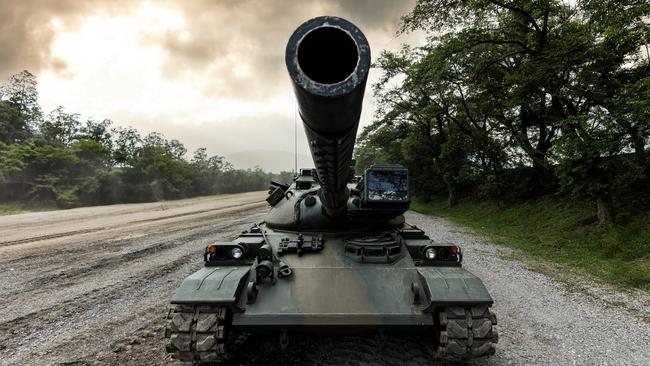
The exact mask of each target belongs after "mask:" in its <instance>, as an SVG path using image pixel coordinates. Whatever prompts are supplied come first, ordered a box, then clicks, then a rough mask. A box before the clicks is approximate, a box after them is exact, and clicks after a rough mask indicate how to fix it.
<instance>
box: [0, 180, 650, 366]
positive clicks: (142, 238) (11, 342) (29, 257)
mask: <svg viewBox="0 0 650 366" xmlns="http://www.w3.org/2000/svg"><path fill="white" fill-rule="evenodd" d="M264 197H265V193H264V192H254V193H245V194H239V195H224V196H215V197H204V198H196V199H189V200H181V201H173V202H163V203H145V204H133V205H113V206H103V207H88V208H79V209H73V210H65V211H52V212H39V213H29V214H21V215H13V216H5V217H0V309H2V311H1V312H0V365H49V364H68V365H90V364H98V365H175V364H177V363H175V362H174V361H173V360H171V359H170V358H169V357H168V356H167V355H166V353H165V351H164V340H163V333H164V324H165V320H164V317H165V315H166V312H167V309H168V305H167V304H168V301H169V299H170V297H171V295H172V292H173V290H174V289H175V288H176V287H177V286H178V285H179V283H180V282H181V281H182V279H183V278H184V277H186V276H187V275H189V274H190V273H192V272H193V271H195V270H197V269H198V268H200V267H201V265H202V262H201V253H202V251H203V248H204V247H205V245H206V244H207V243H210V242H212V241H215V240H222V239H226V238H229V237H234V236H235V235H236V234H237V233H239V232H240V231H242V230H244V229H246V228H248V227H249V226H250V225H251V224H252V223H256V222H260V221H261V220H262V219H263V213H264V212H265V211H266V207H267V206H266V204H265V202H264V201H263V199H264ZM407 220H408V221H409V222H410V223H413V224H416V225H418V226H419V227H421V228H422V229H424V230H425V231H427V232H428V233H429V235H430V236H431V237H432V238H433V239H434V240H438V241H446V242H455V243H458V244H461V245H463V249H464V251H465V262H464V266H465V268H467V269H468V270H470V271H471V272H473V273H474V274H476V275H477V276H479V277H480V278H482V279H483V281H484V282H485V284H486V286H487V287H488V289H489V290H490V292H491V294H492V296H493V297H494V298H495V305H494V310H495V311H496V312H497V315H498V317H499V325H498V330H499V336H500V337H499V344H498V348H497V354H496V355H495V356H493V357H490V358H489V359H485V360H480V361H475V362H470V363H469V364H470V365H650V321H649V320H648V319H650V295H648V294H647V293H645V292H640V291H630V292H620V291H617V290H615V289H612V288H609V287H607V286H603V285H598V284H595V283H593V282H591V281H588V280H584V279H581V278H584V277H583V276H576V275H574V274H572V273H570V272H566V271H564V270H562V269H558V268H556V267H554V266H552V265H548V264H539V263H533V262H531V261H529V260H525V259H524V260H522V259H515V258H521V257H522V256H521V255H520V253H517V252H513V251H511V250H509V249H506V248H502V247H497V246H493V245H490V244H489V243H487V241H486V240H484V239H482V238H480V237H478V236H476V235H473V234H472V233H470V232H468V231H467V229H465V228H463V227H459V226H456V225H454V224H452V223H449V222H448V221H446V220H442V219H439V218H434V217H429V216H425V215H420V214H417V213H408V214H407ZM530 267H534V268H536V270H537V271H533V270H530V269H529V268H530ZM540 268H542V270H541V272H542V273H545V274H541V273H540V272H539V270H540ZM271 338H272V337H271ZM242 351H243V356H242V358H241V359H239V360H237V363H240V364H256V365H259V364H262V363H264V364H265V365H274V364H283V365H309V364H315V365H333V364H351V365H375V364H377V365H379V364H407V365H436V364H448V362H433V361H431V360H430V359H429V354H428V352H429V351H430V349H429V348H428V344H426V340H425V342H423V340H422V339H416V338H408V337H398V336H390V335H389V336H387V337H374V338H373V337H337V338H330V337H328V338H324V337H321V338H318V337H305V338H301V339H298V340H292V343H290V346H289V349H288V351H287V352H284V353H282V352H280V351H279V350H278V349H277V343H276V341H274V340H273V339H262V338H252V339H250V340H249V342H248V343H247V344H246V345H245V346H244V350H242Z"/></svg>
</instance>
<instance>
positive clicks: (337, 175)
mask: <svg viewBox="0 0 650 366" xmlns="http://www.w3.org/2000/svg"><path fill="white" fill-rule="evenodd" d="M285 61H286V64H287V69H288V71H289V76H290V77H291V80H292V82H293V87H294V92H295V95H296V99H297V100H298V109H299V113H300V117H301V119H302V121H303V125H304V128H305V133H306V135H307V139H308V141H309V148H310V150H311V155H312V159H313V160H314V165H315V166H316V172H317V175H318V180H319V182H320V184H321V193H320V198H321V202H322V203H323V207H324V208H325V211H326V213H327V214H328V215H329V216H331V217H335V216H338V215H340V214H341V213H342V212H344V211H345V207H346V202H347V198H348V196H349V192H348V189H347V187H346V184H347V182H348V181H349V178H350V174H351V169H350V166H351V164H352V152H353V149H354V142H355V138H356V133H357V127H358V126H359V118H360V116H361V105H362V102H363V94H364V91H365V87H366V81H367V79H368V69H369V68H370V47H369V46H368V41H367V40H366V37H365V36H364V35H363V33H362V32H361V30H359V28H357V27H356V26H355V25H354V24H352V23H350V22H348V21H347V20H345V19H341V18H337V17H330V16H323V17H317V18H313V19H311V20H308V21H306V22H305V23H303V24H302V25H300V26H299V27H298V28H297V29H296V30H295V31H294V33H293V34H292V35H291V37H290V38H289V42H288V43H287V49H286V54H285Z"/></svg>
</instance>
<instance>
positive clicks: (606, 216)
mask: <svg viewBox="0 0 650 366" xmlns="http://www.w3.org/2000/svg"><path fill="white" fill-rule="evenodd" d="M596 209H597V213H598V223H599V224H600V225H612V224H614V206H613V205H612V197H611V196H610V195H609V194H599V195H598V196H596Z"/></svg>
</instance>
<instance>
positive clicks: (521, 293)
mask: <svg viewBox="0 0 650 366" xmlns="http://www.w3.org/2000/svg"><path fill="white" fill-rule="evenodd" d="M406 216H407V217H406V218H407V221H408V222H409V223H412V224H415V225H417V226H419V227H420V228H421V229H423V230H425V231H426V232H427V233H428V234H429V236H430V237H431V238H432V239H433V240H436V241H441V242H453V243H456V244H459V245H461V246H462V248H463V250H464V253H465V254H464V262H463V263H464V267H465V268H466V269H468V270H469V271H471V272H472V273H474V274H475V275H476V276H478V277H480V278H481V279H482V280H483V282H484V283H485V285H486V286H487V288H488V290H489V291H490V294H491V295H492V297H493V298H494V299H495V303H494V306H493V309H494V310H495V312H496V313H497V317H498V320H499V325H498V330H499V344H498V346H497V353H496V355H495V356H494V357H491V358H489V359H487V360H485V361H482V362H477V363H476V364H485V365H650V322H648V318H650V296H649V295H648V293H645V292H641V291H630V292H621V291H618V290H616V289H613V288H611V287H608V286H604V285H599V284H596V283H594V282H592V281H590V280H588V279H584V277H583V278H582V279H581V278H579V277H576V276H573V274H572V273H571V272H568V273H567V272H564V270H563V269H561V268H557V267H554V266H552V265H550V264H546V265H545V266H544V270H543V272H544V273H546V274H542V273H539V272H535V271H532V270H530V269H528V267H529V266H528V265H527V262H526V261H520V260H514V259H512V258H513V257H520V255H517V254H518V253H514V252H513V250H511V249H508V248H504V247H499V246H494V245H490V244H489V242H488V240H486V239H484V238H481V237H480V236H477V235H474V234H472V233H471V232H470V231H468V229H467V228H464V227H462V226H459V225H455V224H453V223H451V222H449V221H447V220H444V219H441V218H436V217H431V216H427V215H422V214H419V213H414V212H409V213H408V214H407V215H406ZM532 266H534V267H536V268H538V269H539V266H538V265H537V264H532ZM549 274H550V275H549ZM581 277H582V276H581Z"/></svg>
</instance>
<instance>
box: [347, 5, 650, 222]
mask: <svg viewBox="0 0 650 366" xmlns="http://www.w3.org/2000/svg"><path fill="white" fill-rule="evenodd" d="M621 14H625V16H622V15H621ZM648 16H650V4H649V3H647V2H645V1H626V2H617V1H604V2H603V1H600V0H598V1H597V0H583V1H579V2H578V3H577V4H572V3H566V2H563V1H560V0H505V1H501V0H499V1H497V0H454V1H450V0H419V1H418V2H417V3H416V5H415V7H414V9H413V10H412V11H411V12H409V13H408V14H406V15H405V16H404V17H403V18H402V29H401V31H402V32H407V31H412V30H424V31H426V32H428V34H429V37H428V41H427V44H426V45H425V46H423V47H420V48H412V47H404V48H403V49H402V50H401V51H399V52H393V53H391V52H384V53H382V54H381V56H380V58H379V60H378V61H377V63H376V67H378V68H379V69H380V70H381V71H382V77H381V78H380V80H379V81H378V82H377V83H376V84H375V85H374V93H375V96H376V97H377V99H378V101H379V104H380V107H379V108H378V109H377V113H376V119H375V122H374V123H373V124H371V125H370V126H368V127H367V128H366V129H365V130H364V131H363V132H362V135H361V141H360V144H359V146H358V149H357V162H358V168H363V164H368V163H371V162H372V161H373V159H372V156H373V155H376V156H378V157H381V159H385V160H388V161H390V162H394V163H402V164H404V165H406V166H408V167H409V168H411V173H412V175H411V176H412V178H413V186H414V187H413V188H414V190H415V192H417V193H419V194H420V195H421V196H433V195H436V194H439V193H441V191H442V192H445V193H446V194H447V197H448V203H449V205H451V206H453V205H454V204H455V203H456V202H458V200H459V196H461V195H462V194H472V193H473V194H478V195H479V196H480V197H483V198H489V199H492V200H494V201H495V202H496V203H497V204H498V205H499V206H503V204H504V202H505V201H506V200H507V199H508V198H512V197H508V196H512V194H513V193H516V194H520V195H523V196H525V197H534V196H536V195H540V194H544V193H550V192H554V191H556V190H557V189H558V188H559V189H562V190H564V191H566V192H571V193H572V194H575V195H577V196H585V197H589V198H591V199H592V200H593V201H594V202H596V203H597V205H596V206H597V213H598V216H599V219H600V222H601V223H602V224H610V223H612V222H613V221H614V219H615V212H614V210H613V205H612V204H611V203H612V202H613V201H614V199H615V198H616V196H617V195H619V196H620V195H622V194H625V193H626V192H629V191H630V189H631V187H632V186H634V185H635V184H637V183H638V182H643V181H647V179H648V178H649V176H650V174H648V172H650V168H649V164H650V163H649V162H648V156H647V151H646V149H647V146H648V144H649V143H650V126H649V125H650V118H648V117H649V115H648V111H649V108H648V106H649V104H648V100H650V99H649V98H648V91H649V89H648V86H649V85H650V84H649V81H648V80H649V79H648V74H649V73H650V55H647V57H645V58H644V57H642V55H641V53H640V52H639V50H641V49H642V47H643V46H644V45H646V46H647V43H648V40H649V39H650V26H649V25H648V22H647V19H648ZM629 153H633V154H634V156H635V157H636V159H617V157H618V156H624V155H626V154H629ZM621 162H624V164H621ZM513 178H516V179H513Z"/></svg>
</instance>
